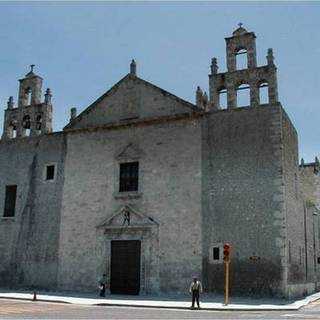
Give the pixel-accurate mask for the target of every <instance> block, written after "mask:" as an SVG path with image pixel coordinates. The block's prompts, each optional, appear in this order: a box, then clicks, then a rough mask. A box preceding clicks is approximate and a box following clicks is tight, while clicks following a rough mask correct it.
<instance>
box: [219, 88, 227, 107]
mask: <svg viewBox="0 0 320 320" xmlns="http://www.w3.org/2000/svg"><path fill="white" fill-rule="evenodd" d="M227 107H228V99H227V90H226V88H220V90H219V108H220V109H227Z"/></svg>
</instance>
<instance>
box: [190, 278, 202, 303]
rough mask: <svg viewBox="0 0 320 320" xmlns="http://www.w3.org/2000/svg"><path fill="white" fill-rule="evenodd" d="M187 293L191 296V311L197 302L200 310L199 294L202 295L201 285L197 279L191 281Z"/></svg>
mask: <svg viewBox="0 0 320 320" xmlns="http://www.w3.org/2000/svg"><path fill="white" fill-rule="evenodd" d="M189 292H190V293H191V294H192V305H191V309H194V302H195V301H197V305H198V309H200V302H199V299H200V293H202V284H201V282H200V281H199V280H198V278H197V277H193V281H192V282H191V284H190V288H189Z"/></svg>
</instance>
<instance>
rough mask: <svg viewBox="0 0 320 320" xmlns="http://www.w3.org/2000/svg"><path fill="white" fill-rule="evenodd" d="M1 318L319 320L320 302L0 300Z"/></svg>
mask: <svg viewBox="0 0 320 320" xmlns="http://www.w3.org/2000/svg"><path fill="white" fill-rule="evenodd" d="M0 319H280V320H281V319H312V320H316V319H319V320H320V301H317V302H314V303H311V304H309V305H308V306H306V307H304V308H303V309H300V310H299V311H293V312H288V311H282V312H278V311H258V312H253V311H250V312H248V311H246V312H238V311H202V310H200V311H198V310H195V311H192V310H171V309H154V308H133V307H107V306H84V305H72V304H60V303H46V302H31V301H30V302H29V301H17V300H6V299H1V300H0Z"/></svg>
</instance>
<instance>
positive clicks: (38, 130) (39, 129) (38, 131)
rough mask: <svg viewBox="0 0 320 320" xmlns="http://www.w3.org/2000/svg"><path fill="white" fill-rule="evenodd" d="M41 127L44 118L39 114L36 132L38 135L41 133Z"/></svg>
mask: <svg viewBox="0 0 320 320" xmlns="http://www.w3.org/2000/svg"><path fill="white" fill-rule="evenodd" d="M41 126H42V116H41V114H38V115H37V116H36V130H37V133H38V134H40V132H41Z"/></svg>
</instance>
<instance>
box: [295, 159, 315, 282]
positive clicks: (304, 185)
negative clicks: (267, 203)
mask: <svg viewBox="0 0 320 320" xmlns="http://www.w3.org/2000/svg"><path fill="white" fill-rule="evenodd" d="M299 177H300V190H301V192H302V197H303V200H304V202H305V207H306V208H305V209H306V211H305V212H306V213H307V215H306V218H307V244H308V265H309V266H310V267H311V270H309V272H308V276H309V278H310V279H311V280H313V281H314V282H316V286H317V287H319V282H320V264H319V263H318V258H319V257H320V238H319V234H320V232H319V231H320V218H319V216H320V210H319V209H320V176H319V168H318V165H317V163H316V162H314V163H308V164H301V166H300V167H299Z"/></svg>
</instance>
